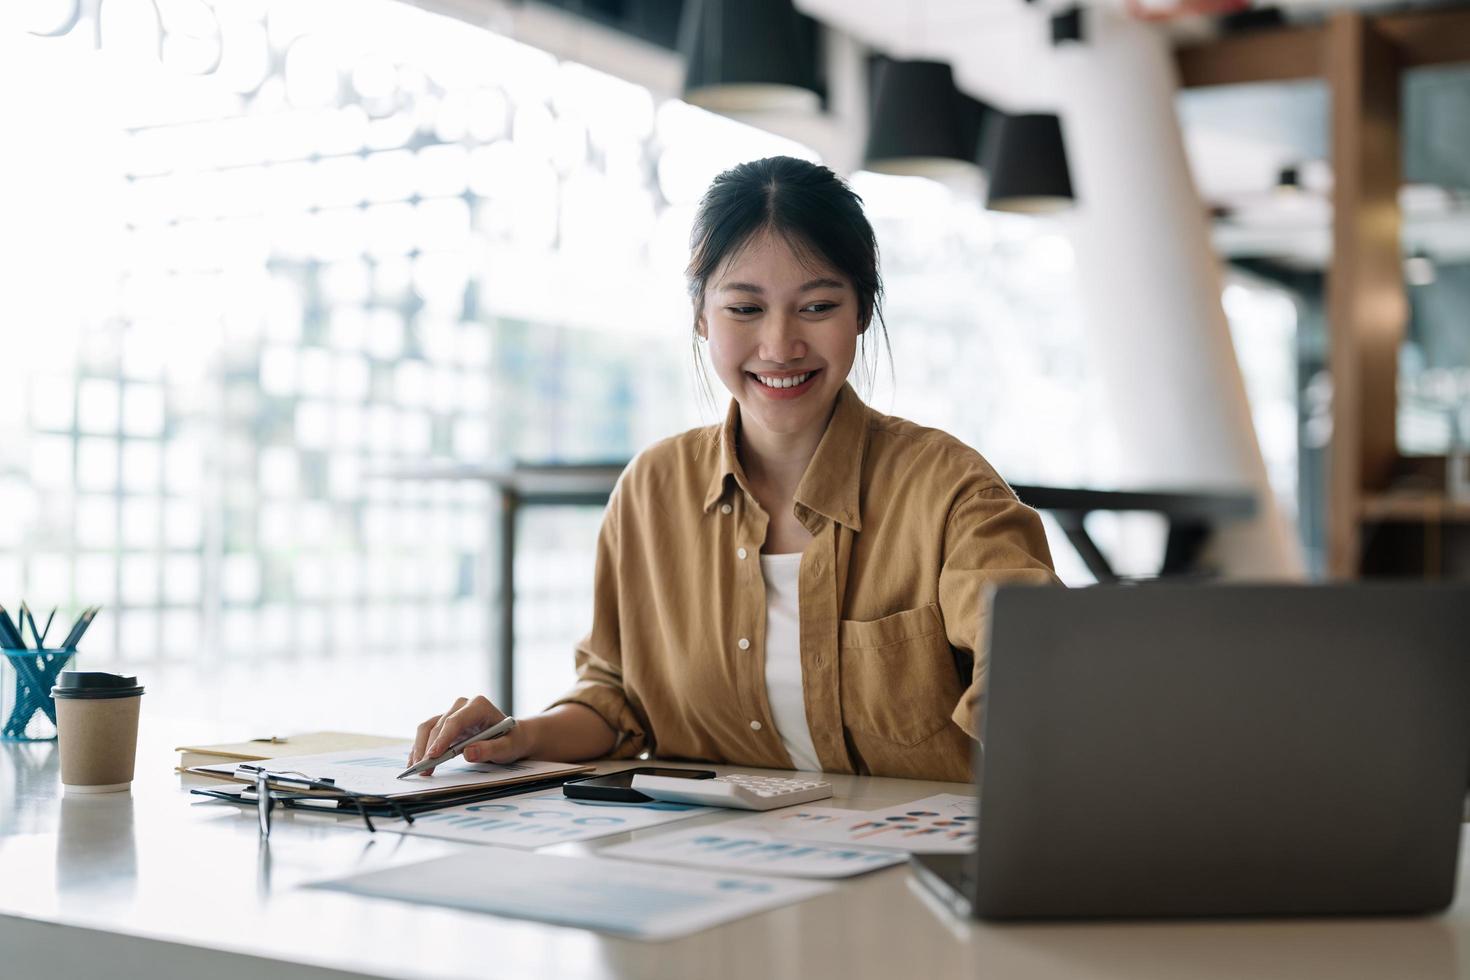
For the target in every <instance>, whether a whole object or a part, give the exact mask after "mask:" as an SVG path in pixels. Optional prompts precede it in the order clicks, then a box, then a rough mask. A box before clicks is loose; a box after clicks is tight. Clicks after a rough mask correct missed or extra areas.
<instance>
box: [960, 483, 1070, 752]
mask: <svg viewBox="0 0 1470 980" xmlns="http://www.w3.org/2000/svg"><path fill="white" fill-rule="evenodd" d="M944 536H945V539H944V564H943V566H942V568H941V569H940V572H939V608H940V612H941V614H942V615H943V617H944V626H945V632H946V633H947V634H948V636H949V643H950V646H952V647H954V648H956V649H959V650H963V651H966V652H968V653H970V654H971V655H972V656H973V658H974V660H973V667H972V674H971V678H970V685H969V687H967V688H966V689H965V691H964V693H963V694H962V695H961V696H960V700H959V702H958V703H957V704H956V705H955V708H954V714H953V715H952V716H951V717H952V718H953V720H954V723H955V724H956V725H958V726H960V728H962V729H963V730H964V731H965V732H966V734H968V735H969V736H970V737H971V738H976V739H978V738H979V737H980V710H981V708H982V706H983V704H984V697H985V679H986V671H987V668H988V666H989V659H990V658H989V651H988V650H987V649H986V633H987V622H988V619H989V606H990V591H991V590H992V589H993V588H994V587H995V586H997V585H1002V584H1010V583H1020V584H1032V585H1059V584H1060V580H1059V579H1058V578H1057V577H1056V574H1055V573H1054V572H1053V571H1052V564H1051V549H1050V548H1048V547H1047V543H1046V531H1045V530H1044V529H1043V527H1042V524H1041V516H1040V515H1039V514H1037V512H1036V511H1034V510H1032V509H1031V508H1030V507H1027V506H1026V505H1025V504H1023V503H1021V501H1019V500H1018V499H1016V495H1015V494H1014V493H1013V492H1011V490H1010V488H1009V487H1005V486H994V485H992V486H989V487H985V488H982V489H979V490H976V491H974V492H973V493H970V494H969V495H967V496H964V497H962V498H961V499H960V500H959V502H958V503H956V504H955V505H954V507H953V508H952V509H951V511H950V514H949V519H948V521H947V522H946V524H945V531H944Z"/></svg>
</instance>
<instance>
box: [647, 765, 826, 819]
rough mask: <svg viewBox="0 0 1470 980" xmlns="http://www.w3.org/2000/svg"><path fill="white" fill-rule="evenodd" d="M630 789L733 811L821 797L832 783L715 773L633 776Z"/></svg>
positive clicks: (668, 801)
mask: <svg viewBox="0 0 1470 980" xmlns="http://www.w3.org/2000/svg"><path fill="white" fill-rule="evenodd" d="M633 788H634V789H636V790H637V791H638V792H640V793H642V794H644V795H645V796H651V797H653V798H654V799H655V800H663V801H664V802H666V803H696V804H699V805H700V806H724V807H730V808H732V809H735V810H774V809H776V808H777V807H781V806H792V805H793V804H796V803H810V802H812V801H813V800H825V799H827V798H828V797H830V796H831V795H832V784H831V783H828V782H823V781H822V780H819V779H800V778H786V777H781V776H741V775H729V776H716V777H715V778H714V779H684V778H681V777H679V776H648V775H644V774H642V773H640V774H638V775H636V776H634V777H633Z"/></svg>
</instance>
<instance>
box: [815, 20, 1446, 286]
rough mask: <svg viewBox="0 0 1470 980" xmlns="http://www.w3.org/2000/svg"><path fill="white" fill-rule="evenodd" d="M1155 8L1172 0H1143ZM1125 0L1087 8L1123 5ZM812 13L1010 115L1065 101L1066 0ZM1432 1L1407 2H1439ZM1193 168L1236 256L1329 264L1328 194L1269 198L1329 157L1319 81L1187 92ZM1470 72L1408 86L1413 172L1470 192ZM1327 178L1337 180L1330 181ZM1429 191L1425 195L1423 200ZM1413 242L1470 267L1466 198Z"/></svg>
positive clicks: (1416, 228) (1428, 215)
mask: <svg viewBox="0 0 1470 980" xmlns="http://www.w3.org/2000/svg"><path fill="white" fill-rule="evenodd" d="M1139 2H1144V3H1147V4H1148V5H1150V6H1154V7H1156V8H1157V6H1158V5H1160V4H1162V5H1164V6H1169V5H1172V4H1173V3H1174V2H1175V0H1139ZM1124 4H1125V0H1094V2H1092V3H1089V4H1086V6H1109V7H1114V8H1118V9H1122V8H1123V7H1124ZM796 5H797V7H799V8H800V9H801V10H802V11H803V12H805V13H807V14H809V15H811V16H813V17H815V18H817V19H818V20H821V21H823V22H825V23H827V24H829V25H831V26H832V27H835V28H837V29H838V30H840V31H843V32H845V33H848V34H851V35H853V36H854V37H856V38H857V39H858V40H859V41H861V42H862V43H864V44H867V45H868V46H870V47H872V48H874V49H875V50H879V51H883V52H885V53H888V54H892V55H895V56H897V57H905V58H918V57H922V58H935V59H938V60H943V61H948V62H949V63H950V64H951V65H953V67H954V71H955V81H956V84H957V85H958V86H959V87H960V88H961V89H963V90H965V91H967V92H969V93H970V94H972V95H975V96H976V97H978V98H981V99H984V100H985V101H987V102H989V103H991V104H993V105H997V106H998V107H1000V108H1002V109H1005V110H1007V111H1021V110H1036V109H1040V110H1045V109H1048V108H1052V107H1053V106H1054V105H1056V104H1057V103H1059V102H1060V101H1061V99H1060V98H1059V97H1058V94H1057V92H1056V89H1055V86H1056V85H1057V84H1058V81H1057V79H1055V78H1053V77H1052V76H1051V75H1050V73H1049V72H1048V71H1047V70H1046V67H1045V66H1046V65H1047V63H1048V60H1049V58H1048V55H1049V52H1050V48H1051V41H1050V31H1049V24H1048V21H1049V18H1050V15H1051V13H1052V12H1053V11H1054V10H1056V9H1057V8H1059V7H1061V6H1063V5H1065V4H1064V3H1063V2H1062V0H1035V2H1032V3H1027V2H1025V0H905V2H902V3H895V2H893V0H796ZM1279 5H1280V6H1281V7H1282V8H1283V9H1284V12H1285V13H1286V16H1287V17H1288V19H1290V20H1293V21H1305V20H1312V19H1316V18H1320V17H1321V16H1323V15H1324V14H1325V13H1327V12H1328V11H1330V10H1332V9H1343V8H1357V9H1376V8H1387V7H1388V6H1389V5H1388V4H1384V3H1382V2H1379V0H1371V2H1370V0H1331V2H1323V0H1285V2H1281V3H1280V4H1279ZM1433 5H1437V4H1435V3H1432V2H1431V3H1410V4H1405V3H1397V4H1394V5H1392V6H1393V9H1399V10H1401V9H1403V8H1404V7H1406V6H1433ZM1160 29H1161V30H1167V31H1168V32H1169V33H1170V34H1171V36H1174V37H1176V38H1177V37H1196V36H1198V35H1200V34H1202V33H1208V32H1209V31H1211V30H1213V27H1212V26H1209V27H1207V26H1205V22H1203V21H1202V20H1201V19H1199V18H1193V19H1184V20H1180V21H1171V22H1168V23H1167V24H1164V25H1161V27H1160ZM1177 106H1178V110H1179V116H1180V122H1181V125H1182V127H1183V130H1184V139H1185V146H1186V148H1187V150H1188V154H1189V160H1190V167H1191V170H1192V171H1193V174H1194V178H1195V182H1196V185H1197V186H1198V188H1199V190H1200V194H1201V197H1202V198H1203V199H1204V200H1205V201H1206V202H1208V203H1210V204H1212V205H1224V206H1227V207H1229V208H1230V209H1231V210H1232V212H1233V218H1231V219H1227V220H1224V221H1221V222H1217V225H1216V229H1215V236H1216V244H1217V246H1218V247H1220V249H1221V250H1222V252H1224V253H1225V254H1228V255H1258V256H1270V257H1279V258H1282V259H1284V260H1286V261H1289V262H1292V263H1294V264H1297V265H1302V266H1311V267H1321V266H1322V265H1323V264H1324V263H1325V262H1326V260H1327V256H1328V254H1329V251H1330V242H1331V233H1330V218H1331V214H1330V209H1329V208H1327V206H1326V199H1325V197H1323V196H1321V192H1322V191H1323V190H1325V188H1318V189H1317V190H1316V193H1315V194H1314V193H1308V194H1306V195H1297V196H1295V197H1292V196H1290V195H1282V194H1275V193H1273V185H1274V184H1275V183H1276V179H1277V176H1278V174H1279V173H1280V171H1281V169H1282V168H1283V167H1286V166H1293V165H1298V166H1299V165H1302V164H1304V163H1310V162H1313V161H1315V162H1316V163H1317V165H1318V169H1319V170H1324V171H1325V169H1326V163H1325V161H1326V159H1327V157H1328V155H1329V151H1328V144H1329V133H1328V100H1327V92H1326V88H1325V86H1324V85H1323V84H1322V83H1321V82H1297V83H1282V84H1265V85H1242V86H1230V87H1226V88H1214V89H1195V90H1189V91H1187V92H1184V93H1182V94H1181V96H1180V97H1179V98H1178V100H1177ZM1466 119H1470V69H1466V70H1458V69H1456V70H1448V71H1446V70H1436V71H1432V72H1428V71H1426V72H1415V73H1413V75H1412V76H1411V79H1410V84H1409V86H1408V88H1407V89H1406V100H1405V128H1406V135H1407V136H1408V140H1409V142H1408V143H1407V144H1406V151H1405V175H1406V179H1408V180H1414V181H1420V182H1425V181H1427V182H1431V183H1435V184H1438V185H1439V186H1441V187H1447V188H1449V189H1451V190H1455V191H1470V126H1467V125H1465V123H1464V120H1466ZM1328 180H1329V181H1330V177H1329V178H1328ZM1421 197H1422V196H1421ZM1406 203H1409V204H1411V205H1412V206H1411V207H1409V208H1408V209H1407V210H1406V214H1405V240H1406V246H1408V248H1407V250H1410V251H1412V250H1414V249H1423V250H1425V251H1428V252H1429V253H1430V254H1431V255H1434V256H1435V257H1436V258H1437V259H1439V260H1441V261H1455V262H1466V261H1470V199H1466V198H1465V197H1463V196H1458V197H1457V196H1455V195H1449V196H1446V195H1443V194H1441V195H1438V197H1437V198H1434V197H1433V196H1431V199H1429V200H1419V201H1417V203H1416V202H1406Z"/></svg>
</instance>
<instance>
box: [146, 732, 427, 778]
mask: <svg viewBox="0 0 1470 980" xmlns="http://www.w3.org/2000/svg"><path fill="white" fill-rule="evenodd" d="M408 741H412V740H411V739H406V738H388V737H387V736H385V735H359V734H357V733H355V732H303V733H302V734H300V735H285V736H279V737H277V736H272V737H270V738H255V739H251V740H250V741H248V742H228V743H222V744H220V745H180V746H179V747H178V748H176V749H175V750H174V751H175V752H178V753H179V765H178V769H179V771H180V772H182V771H183V770H185V769H192V768H194V767H195V766H211V765H218V764H221V763H226V762H259V761H260V760H261V759H281V758H285V757H287V756H293V755H322V754H323V753H326V752H345V751H348V750H350V749H376V748H379V747H380V746H384V745H398V744H400V743H403V742H408Z"/></svg>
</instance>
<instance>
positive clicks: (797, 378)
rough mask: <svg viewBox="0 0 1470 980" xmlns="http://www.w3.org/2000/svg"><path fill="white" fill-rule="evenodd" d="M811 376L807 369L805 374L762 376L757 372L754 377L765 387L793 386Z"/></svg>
mask: <svg viewBox="0 0 1470 980" xmlns="http://www.w3.org/2000/svg"><path fill="white" fill-rule="evenodd" d="M811 376H812V372H810V371H808V372H807V373H806V374H797V375H793V376H792V377H789V378H762V377H761V376H760V375H759V374H757V375H756V379H757V380H759V381H760V383H761V384H763V385H765V386H766V387H767V388H795V387H796V386H797V385H799V384H801V383H802V382H803V381H805V380H806V379H807V378H810V377H811Z"/></svg>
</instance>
